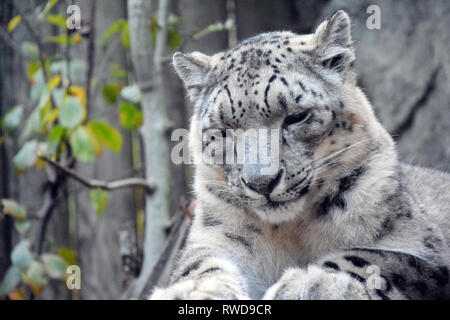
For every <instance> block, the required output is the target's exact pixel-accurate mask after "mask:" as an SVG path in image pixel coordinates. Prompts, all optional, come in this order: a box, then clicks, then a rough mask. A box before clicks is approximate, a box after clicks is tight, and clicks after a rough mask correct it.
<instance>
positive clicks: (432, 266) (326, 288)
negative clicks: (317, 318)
mask: <svg viewBox="0 0 450 320" xmlns="http://www.w3.org/2000/svg"><path fill="white" fill-rule="evenodd" d="M263 298H264V299H269V300H272V299H279V300H297V299H301V300H315V299H346V300H356V299H379V300H389V299H448V298H450V281H449V271H448V268H447V267H446V266H445V265H440V264H439V262H438V263H436V261H435V262H429V261H424V260H422V259H421V258H419V257H417V256H414V255H410V254H406V253H401V252H397V251H384V250H374V249H367V248H366V249H364V248H355V249H349V250H344V251H341V252H338V253H333V254H329V255H327V256H326V257H324V258H322V259H320V260H319V261H318V262H317V263H314V264H312V265H310V266H308V267H307V268H306V269H299V268H295V269H289V270H287V271H285V273H284V274H283V276H282V277H281V279H280V280H279V281H278V282H276V283H275V284H274V285H272V286H271V287H270V288H269V289H268V290H267V291H266V293H265V295H264V297H263Z"/></svg>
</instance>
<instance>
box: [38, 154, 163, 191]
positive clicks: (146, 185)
mask: <svg viewBox="0 0 450 320" xmlns="http://www.w3.org/2000/svg"><path fill="white" fill-rule="evenodd" d="M39 157H40V158H41V159H42V160H44V161H45V162H47V163H49V164H50V165H52V166H53V167H55V168H57V169H59V170H61V171H63V172H64V173H66V174H67V175H68V176H70V177H71V178H73V179H74V180H76V181H78V182H80V183H81V184H83V185H84V186H86V187H88V188H91V189H102V190H105V191H113V190H117V189H123V188H129V187H141V188H143V189H144V190H145V191H146V192H147V193H148V194H152V193H153V192H154V191H155V185H154V184H153V183H151V182H148V181H147V180H145V179H142V178H127V179H120V180H115V181H109V182H107V181H102V180H95V179H91V180H89V179H86V178H84V177H82V176H80V175H79V174H78V173H76V172H75V171H73V170H71V169H69V168H67V167H65V166H63V165H61V164H60V163H59V162H57V161H54V160H52V159H50V158H48V157H46V156H43V155H40V156H39Z"/></svg>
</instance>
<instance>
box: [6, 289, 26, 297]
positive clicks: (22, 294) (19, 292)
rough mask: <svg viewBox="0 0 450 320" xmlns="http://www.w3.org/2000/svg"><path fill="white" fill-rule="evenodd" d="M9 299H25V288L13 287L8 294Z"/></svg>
mask: <svg viewBox="0 0 450 320" xmlns="http://www.w3.org/2000/svg"><path fill="white" fill-rule="evenodd" d="M9 299H11V300H25V290H23V289H21V288H17V289H15V290H14V291H13V292H11V293H10V294H9Z"/></svg>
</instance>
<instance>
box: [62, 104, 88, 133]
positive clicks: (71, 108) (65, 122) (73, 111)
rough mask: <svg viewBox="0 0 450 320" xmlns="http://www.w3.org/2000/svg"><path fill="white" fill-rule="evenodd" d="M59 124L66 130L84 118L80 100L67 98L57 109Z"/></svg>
mask: <svg viewBox="0 0 450 320" xmlns="http://www.w3.org/2000/svg"><path fill="white" fill-rule="evenodd" d="M58 118H59V123H60V124H61V126H63V127H64V128H67V129H72V128H74V127H75V126H76V125H78V124H79V123H80V122H81V120H83V118H84V108H83V105H82V104H81V101H80V99H78V98H77V97H72V96H68V97H66V98H65V99H63V102H62V104H61V106H60V107H59V114H58Z"/></svg>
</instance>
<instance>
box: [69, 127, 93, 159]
mask: <svg viewBox="0 0 450 320" xmlns="http://www.w3.org/2000/svg"><path fill="white" fill-rule="evenodd" d="M69 143H70V146H71V148H72V152H73V155H74V157H75V158H76V159H78V160H80V161H84V162H92V161H94V159H95V150H94V145H93V143H92V142H91V138H90V136H89V134H88V132H87V130H86V128H85V127H84V126H81V127H78V128H77V129H76V130H75V131H74V132H73V133H72V135H71V136H70V139H69Z"/></svg>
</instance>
